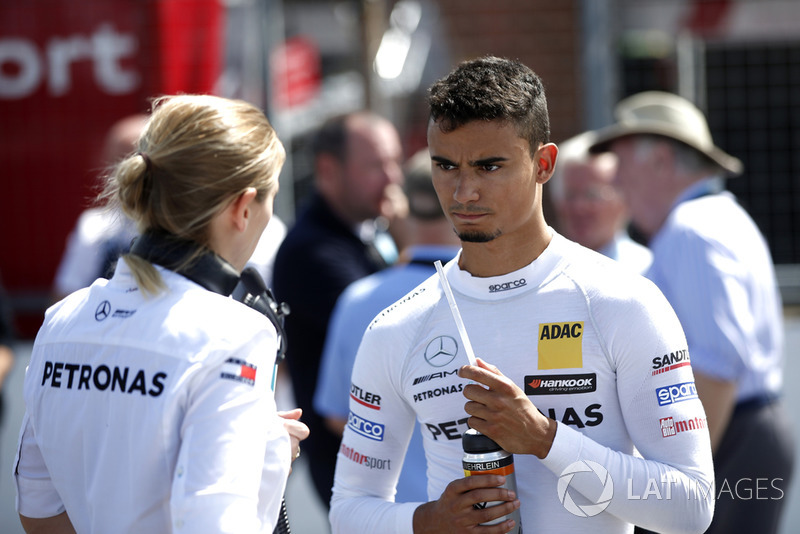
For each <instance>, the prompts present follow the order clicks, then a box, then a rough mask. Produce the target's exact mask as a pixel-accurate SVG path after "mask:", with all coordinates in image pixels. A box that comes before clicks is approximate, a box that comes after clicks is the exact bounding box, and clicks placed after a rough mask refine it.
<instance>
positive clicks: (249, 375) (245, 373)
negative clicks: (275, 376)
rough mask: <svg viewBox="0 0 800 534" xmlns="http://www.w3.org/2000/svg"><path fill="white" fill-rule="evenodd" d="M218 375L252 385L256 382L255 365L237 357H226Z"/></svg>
mask: <svg viewBox="0 0 800 534" xmlns="http://www.w3.org/2000/svg"><path fill="white" fill-rule="evenodd" d="M219 376H220V378H227V379H228V380H236V381H237V382H244V383H245V384H247V385H250V386H252V385H254V384H255V383H256V366H255V365H254V364H252V363H248V362H246V361H244V360H240V359H238V358H228V359H227V360H225V364H224V365H223V366H222V372H221V373H220V375H219Z"/></svg>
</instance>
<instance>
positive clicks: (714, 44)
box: [0, 0, 800, 337]
mask: <svg viewBox="0 0 800 534" xmlns="http://www.w3.org/2000/svg"><path fill="white" fill-rule="evenodd" d="M798 20H800V2H796V1H794V0H560V1H559V2H551V1H545V0H524V1H519V0H494V1H492V2H485V1H478V0H340V1H320V0H82V1H81V2H80V3H75V2H72V1H70V0H26V2H17V1H15V0H0V161H1V162H2V177H3V183H4V185H5V187H4V194H3V195H2V196H0V218H1V219H0V220H2V225H1V226H0V228H2V232H0V250H2V251H3V253H2V255H0V275H2V277H3V282H4V284H5V286H6V288H7V290H8V292H9V294H10V296H11V299H12V302H13V305H14V309H15V312H16V320H17V326H18V328H19V330H20V333H21V334H22V335H23V337H30V336H32V335H34V334H35V331H36V329H37V327H38V325H39V323H40V321H41V316H42V313H43V310H44V309H45V308H46V306H47V305H48V303H49V299H50V287H51V283H52V279H53V276H54V274H55V269H56V266H57V263H58V260H59V258H60V256H61V253H62V251H63V249H64V245H65V240H66V237H67V234H68V232H69V230H70V229H71V228H72V225H73V224H74V222H75V220H76V219H77V217H78V215H79V213H80V212H81V210H82V209H83V208H84V207H86V206H87V205H88V204H89V202H90V201H91V198H92V196H93V194H94V189H93V188H94V187H95V186H96V183H97V175H98V171H99V168H98V164H99V152H100V147H101V145H102V140H103V136H104V135H105V132H106V130H107V129H108V127H109V126H110V125H111V124H112V123H113V122H114V121H115V120H117V119H119V118H121V117H122V116H124V115H127V114H131V113H136V112H141V111H146V110H147V109H148V99H149V98H151V97H153V96H156V95H159V94H164V93H174V92H210V93H215V94H221V95H225V96H234V97H239V98H244V99H246V100H249V101H252V102H255V103H257V104H259V105H261V106H262V107H263V108H264V109H265V110H266V111H267V113H268V116H269V117H270V119H271V120H272V121H273V123H274V125H275V126H276V129H277V130H278V132H279V134H280V135H281V137H282V139H283V141H284V143H285V144H286V145H287V147H289V148H290V159H289V161H288V163H287V165H286V168H285V170H284V172H283V175H282V177H281V181H282V188H281V193H280V195H279V197H278V206H277V213H278V214H279V215H280V216H281V217H282V218H284V220H286V221H287V222H291V220H292V219H293V215H294V208H295V206H296V205H297V202H298V201H299V200H300V199H301V198H302V197H303V195H305V193H306V192H307V190H308V184H309V178H310V173H311V169H310V167H309V161H310V160H309V158H308V157H307V153H306V150H307V140H308V134H309V132H310V131H311V130H312V129H313V128H314V127H315V126H316V125H317V124H319V123H320V122H321V121H322V120H324V119H325V118H326V117H327V116H329V115H331V114H335V113H339V112H342V111H345V110H349V109H355V108H360V107H369V108H372V109H375V110H377V111H380V112H382V113H384V114H385V115H387V116H389V117H390V118H391V119H392V120H393V121H394V122H395V123H396V124H397V126H398V128H400V130H401V132H402V134H403V136H404V142H405V145H406V147H405V148H406V151H407V153H408V154H412V153H413V152H414V151H415V150H416V149H418V148H420V147H421V146H424V144H425V121H426V108H425V101H424V97H425V90H426V88H427V87H428V86H429V84H430V83H431V82H432V81H433V80H435V79H436V78H438V77H440V76H442V75H444V74H445V73H447V72H448V71H449V70H450V69H451V68H452V66H453V65H454V64H455V63H456V62H458V61H460V60H463V59H467V58H471V57H475V56H479V55H483V54H495V55H502V56H508V57H515V58H518V59H520V60H521V61H522V62H524V63H526V64H528V65H530V66H531V67H532V68H533V69H534V70H535V71H537V72H538V73H539V74H540V75H541V76H542V78H543V80H544V82H545V84H546V88H547V91H548V100H549V105H550V112H551V118H552V134H553V140H554V141H556V142H558V141H560V140H562V139H565V138H567V137H569V136H571V135H573V134H576V133H578V132H579V131H582V130H584V129H587V128H596V127H600V126H603V125H605V124H608V123H609V122H611V120H612V116H611V112H612V108H613V105H614V103H615V102H617V101H618V100H619V99H620V98H622V97H624V96H627V95H629V94H632V93H634V92H637V91H640V90H645V89H662V90H667V91H673V92H676V93H679V94H681V95H683V96H686V97H688V98H690V99H691V100H693V101H694V102H696V103H697V104H698V105H699V106H700V107H701V108H702V109H704V110H705V111H706V112H707V113H708V116H709V120H710V123H711V128H712V131H713V135H714V138H715V140H716V141H717V143H718V144H719V145H720V146H722V147H723V148H725V149H726V150H727V151H729V152H730V153H732V154H734V155H736V156H738V157H739V158H741V159H742V160H743V161H744V163H745V166H746V173H745V175H744V176H742V177H740V178H737V179H736V180H731V181H730V182H729V184H728V185H729V188H730V189H731V190H732V191H733V192H734V193H735V194H736V195H737V196H738V197H739V199H740V201H741V202H742V203H743V204H744V206H745V207H746V208H747V209H748V210H749V211H750V212H751V214H752V215H753V217H754V218H755V219H756V221H757V222H758V224H759V226H760V227H761V229H762V230H763V231H764V233H765V235H766V236H767V239H768V240H769V243H770V246H771V248H772V252H773V255H774V257H775V261H776V262H777V263H778V264H779V277H780V280H781V284H782V288H783V292H784V298H785V300H786V301H787V303H797V302H800V270H798V267H797V266H798V264H800V237H798V236H800V191H798V188H800V180H798V178H797V176H798V172H800V90H799V88H800V26H798V24H797V21H798Z"/></svg>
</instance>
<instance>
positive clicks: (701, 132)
mask: <svg viewBox="0 0 800 534" xmlns="http://www.w3.org/2000/svg"><path fill="white" fill-rule="evenodd" d="M614 115H615V117H616V119H617V123H616V124H612V125H611V126H608V127H606V128H603V129H601V130H598V131H597V138H596V139H595V142H594V143H593V144H592V146H591V147H590V148H589V151H590V152H592V153H597V152H607V151H608V150H609V149H610V146H611V143H612V142H613V141H616V140H617V139H620V138H622V137H627V136H629V135H638V134H645V135H647V134H649V135H661V136H664V137H669V138H670V139H675V140H677V141H680V142H681V143H684V144H686V145H689V146H690V147H692V148H694V149H695V150H698V151H700V152H702V153H703V154H705V156H706V157H708V158H709V159H711V160H712V161H713V162H715V163H716V164H717V165H719V166H720V167H722V168H723V169H724V170H725V171H727V172H728V173H730V174H732V175H736V174H741V172H742V169H743V166H742V162H741V161H740V160H739V159H738V158H735V157H733V156H731V155H730V154H728V153H726V152H724V151H723V150H722V149H720V148H719V147H717V146H716V145H714V141H713V140H712V139H711V132H710V131H709V129H708V123H707V122H706V118H705V116H704V115H703V112H702V111H700V110H699V109H698V108H697V107H696V106H695V105H694V104H692V103H691V102H689V101H688V100H686V99H685V98H682V97H680V96H678V95H675V94H672V93H664V92H661V91H646V92H643V93H638V94H635V95H633V96H630V97H628V98H625V99H624V100H622V101H620V102H619V104H617V107H616V108H615V109H614Z"/></svg>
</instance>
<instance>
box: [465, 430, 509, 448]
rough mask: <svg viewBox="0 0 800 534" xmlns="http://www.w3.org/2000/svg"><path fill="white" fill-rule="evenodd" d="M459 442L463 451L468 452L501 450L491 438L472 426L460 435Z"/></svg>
mask: <svg viewBox="0 0 800 534" xmlns="http://www.w3.org/2000/svg"><path fill="white" fill-rule="evenodd" d="M461 444H462V446H463V447H464V452H466V453H469V454H480V453H482V452H497V451H501V450H503V448H502V447H501V446H500V445H498V444H497V443H496V442H495V441H494V440H493V439H491V438H490V437H488V436H484V435H483V434H481V433H480V432H478V431H477V430H475V429H474V428H470V429H468V430H467V431H466V432H464V435H463V436H461Z"/></svg>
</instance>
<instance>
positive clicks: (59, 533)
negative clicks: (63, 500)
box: [19, 512, 75, 534]
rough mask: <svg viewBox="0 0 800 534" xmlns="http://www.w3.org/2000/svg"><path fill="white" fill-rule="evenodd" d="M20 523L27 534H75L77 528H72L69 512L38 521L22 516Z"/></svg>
mask: <svg viewBox="0 0 800 534" xmlns="http://www.w3.org/2000/svg"><path fill="white" fill-rule="evenodd" d="M19 521H20V523H22V528H23V529H25V532H26V534H75V528H74V527H73V526H72V522H71V521H70V520H69V517H68V516H67V512H62V513H60V514H58V515H56V516H53V517H42V518H38V519H37V518H33V517H25V516H24V515H22V514H20V515H19Z"/></svg>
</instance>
